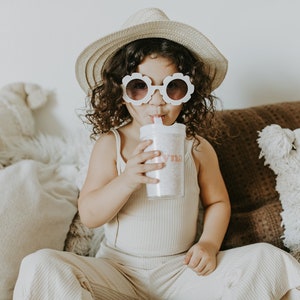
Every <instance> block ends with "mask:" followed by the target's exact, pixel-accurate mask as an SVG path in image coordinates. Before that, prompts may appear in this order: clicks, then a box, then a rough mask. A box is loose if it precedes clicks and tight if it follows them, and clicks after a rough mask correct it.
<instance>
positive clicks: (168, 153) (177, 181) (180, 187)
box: [140, 123, 186, 198]
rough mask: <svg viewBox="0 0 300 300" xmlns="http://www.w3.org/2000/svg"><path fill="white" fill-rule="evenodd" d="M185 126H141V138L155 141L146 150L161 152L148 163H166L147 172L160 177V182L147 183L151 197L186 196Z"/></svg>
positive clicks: (177, 124) (148, 194)
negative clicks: (162, 166)
mask: <svg viewBox="0 0 300 300" xmlns="http://www.w3.org/2000/svg"><path fill="white" fill-rule="evenodd" d="M185 128H186V126H185V125H184V124H179V123H175V124H173V125H171V126H165V125H163V124H159V123H154V124H148V125H145V126H142V127H141V129H140V138H141V140H148V139H150V140H152V141H153V142H152V144H151V145H150V146H148V147H147V148H146V149H145V151H151V150H159V151H160V153H161V155H160V156H158V157H155V158H154V159H152V160H149V161H147V162H146V163H159V162H163V163H165V167H164V168H162V169H159V170H154V171H151V172H147V173H146V175H147V176H149V177H153V178H158V179H159V182H158V183H154V184H147V185H146V189H147V196H148V197H149V198H153V197H154V198H156V197H174V196H176V197H182V196H184V145H185V137H186V133H185Z"/></svg>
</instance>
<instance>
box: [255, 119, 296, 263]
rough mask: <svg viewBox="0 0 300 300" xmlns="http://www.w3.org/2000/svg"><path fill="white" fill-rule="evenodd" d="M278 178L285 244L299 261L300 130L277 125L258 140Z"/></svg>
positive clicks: (262, 133)
mask: <svg viewBox="0 0 300 300" xmlns="http://www.w3.org/2000/svg"><path fill="white" fill-rule="evenodd" d="M257 142H258V145H259V147H260V149H261V153H260V158H262V157H264V159H265V165H268V166H269V167H270V169H271V170H273V172H274V173H275V174H276V175H277V176H276V190H277V192H278V193H279V199H280V201H281V204H282V209H283V211H282V213H281V217H282V226H283V228H284V234H283V237H282V238H283V242H284V245H285V246H286V247H287V248H289V249H290V251H291V254H292V255H294V256H295V257H296V259H298V261H300V217H299V216H300V128H299V129H295V130H290V129H288V128H281V127H280V126H279V125H277V124H272V125H269V126H266V127H265V128H264V129H263V130H262V131H261V132H259V138H258V139H257Z"/></svg>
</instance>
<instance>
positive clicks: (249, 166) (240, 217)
mask: <svg viewBox="0 0 300 300" xmlns="http://www.w3.org/2000/svg"><path fill="white" fill-rule="evenodd" d="M216 122H217V124H218V127H219V128H220V130H221V133H222V134H221V138H220V139H219V143H216V142H212V144H213V146H214V148H215V150H216V152H217V154H218V157H219V163H220V168H221V172H222V174H223V177H224V180H225V183H226V186H227V188H228V192H229V196H230V200H231V205H232V216H231V221H230V224H229V228H228V231H227V234H226V236H225V239H224V243H223V246H222V248H223V249H228V248H233V247H237V246H243V245H247V244H251V243H255V242H269V243H271V244H273V245H275V246H278V247H280V248H283V249H284V246H283V243H282V240H281V235H282V233H283V229H282V227H281V216H280V212H281V210H282V208H281V204H280V201H279V195H278V193H277V192H276V190H275V180H276V176H275V174H274V173H273V171H272V170H270V169H269V168H268V166H265V165H264V159H263V158H262V159H259V153H260V149H259V147H258V144H257V138H258V131H261V130H262V129H263V128H264V127H265V126H267V125H271V124H278V125H280V126H281V127H283V128H290V129H292V130H293V129H296V128H300V101H297V102H286V103H277V104H271V105H262V106H256V107H250V108H245V109H235V110H224V111H218V112H217V116H216Z"/></svg>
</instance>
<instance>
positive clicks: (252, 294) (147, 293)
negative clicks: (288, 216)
mask: <svg viewBox="0 0 300 300" xmlns="http://www.w3.org/2000/svg"><path fill="white" fill-rule="evenodd" d="M100 256H101V257H99V258H91V257H82V256H78V255H76V254H73V253H69V252H62V251H55V250H49V249H45V250H39V251H37V252H35V253H33V254H31V255H29V256H27V257H25V258H24V259H23V261H22V264H21V267H20V273H19V277H18V280H17V283H16V286H15V290H14V298H13V299H14V300H56V299H63V300H77V299H78V300H79V299H84V300H87V299H104V300H106V299H107V300H127V299H170V300H196V299H197V300H200V299H204V300H210V299H214V300H215V299H224V300H247V299H248V300H257V299H263V300H277V299H278V300H279V299H283V297H285V298H284V299H290V300H294V299H295V300H296V299H300V291H299V290H297V287H300V264H299V263H298V262H297V261H296V260H295V259H294V258H293V257H292V256H291V255H289V254H288V253H286V252H284V251H282V250H280V249H278V248H276V247H274V246H271V245H269V244H265V243H260V244H253V245H249V246H245V247H240V248H235V249H231V250H226V251H221V252H220V253H219V254H218V266H217V269H216V270H215V271H214V272H213V273H211V274H210V275H208V276H198V275H197V274H195V273H194V272H193V271H192V270H190V269H189V268H188V267H186V266H185V265H183V258H184V255H176V256H171V257H170V256H168V257H155V258H142V257H135V256H131V255H128V254H125V253H122V252H119V251H117V250H115V249H112V248H110V247H108V246H106V245H103V246H101V252H100Z"/></svg>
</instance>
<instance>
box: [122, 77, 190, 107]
mask: <svg viewBox="0 0 300 300" xmlns="http://www.w3.org/2000/svg"><path fill="white" fill-rule="evenodd" d="M134 79H140V80H142V81H144V82H145V83H146V85H147V87H148V92H147V94H146V95H145V97H144V98H142V99H140V100H134V99H131V98H130V97H129V96H128V95H127V92H126V87H127V85H128V83H129V82H130V81H132V80H134ZM175 79H180V80H182V81H184V82H185V83H186V85H187V92H186V95H185V96H184V97H183V98H181V99H178V100H173V99H171V98H170V97H169V96H168V94H167V86H168V84H169V83H170V82H171V81H172V80H175ZM122 88H123V99H124V100H125V101H126V102H127V103H132V104H133V105H141V104H143V103H148V102H149V101H150V100H151V98H152V96H153V94H154V92H155V91H156V90H159V92H160V94H161V95H162V98H163V100H164V101H165V102H166V103H170V104H172V105H180V104H182V103H185V102H187V101H189V100H190V99H191V95H192V94H193V92H194V90H195V87H194V85H193V84H192V83H191V80H190V77H189V76H188V75H183V74H182V73H174V74H173V75H169V76H167V77H166V78H165V79H164V80H163V85H152V81H151V79H150V78H149V77H148V76H143V75H142V74H141V73H132V74H131V75H126V76H124V77H123V79H122Z"/></svg>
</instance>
